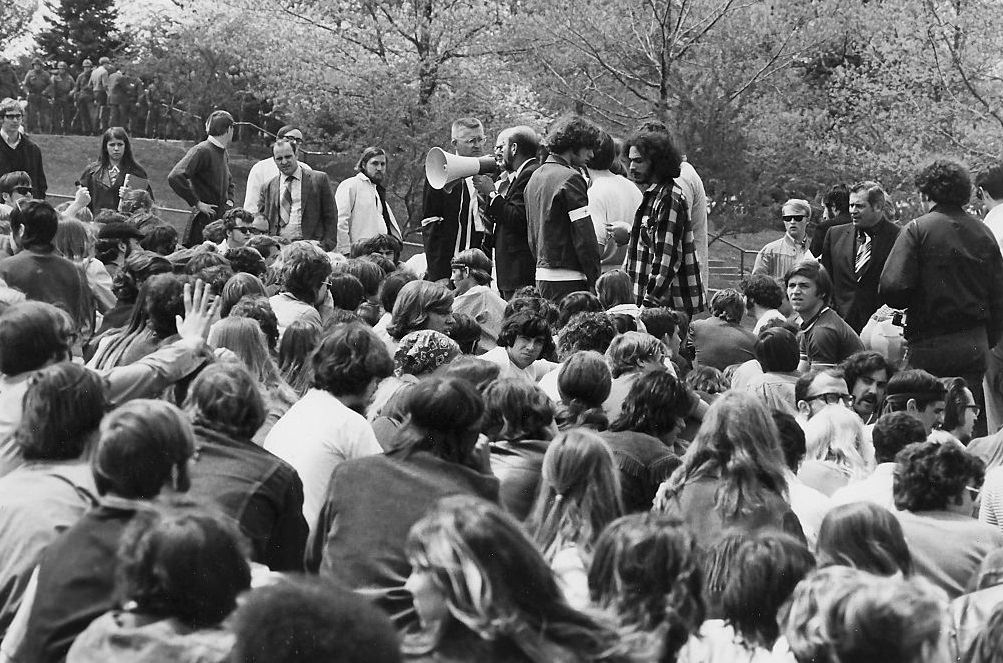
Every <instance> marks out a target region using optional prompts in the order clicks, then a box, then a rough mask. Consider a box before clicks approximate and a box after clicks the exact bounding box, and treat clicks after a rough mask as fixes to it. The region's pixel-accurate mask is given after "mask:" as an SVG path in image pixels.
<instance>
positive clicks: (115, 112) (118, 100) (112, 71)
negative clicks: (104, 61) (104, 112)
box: [106, 65, 131, 131]
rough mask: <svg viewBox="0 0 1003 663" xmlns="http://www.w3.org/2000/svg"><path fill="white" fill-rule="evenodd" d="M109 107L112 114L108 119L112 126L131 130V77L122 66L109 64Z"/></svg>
mask: <svg viewBox="0 0 1003 663" xmlns="http://www.w3.org/2000/svg"><path fill="white" fill-rule="evenodd" d="M108 71H109V74H108V81H107V84H106V87H107V89H108V107H109V108H110V109H111V116H110V119H109V120H108V126H110V127H122V128H123V129H125V130H126V131H128V130H129V116H130V115H131V113H130V108H129V85H130V81H129V77H128V76H126V74H125V70H124V69H123V68H122V67H114V66H112V65H108Z"/></svg>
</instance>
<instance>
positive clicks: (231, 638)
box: [0, 203, 1003, 663]
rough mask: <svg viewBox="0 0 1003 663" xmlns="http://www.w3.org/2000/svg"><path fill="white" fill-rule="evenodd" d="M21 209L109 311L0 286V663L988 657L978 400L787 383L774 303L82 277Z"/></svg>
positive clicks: (258, 266) (88, 259) (884, 383)
mask: <svg viewBox="0 0 1003 663" xmlns="http://www.w3.org/2000/svg"><path fill="white" fill-rule="evenodd" d="M50 210H51V208H46V205H45V203H32V204H30V205H24V206H21V207H19V208H18V209H17V210H15V211H14V212H13V214H14V216H15V217H17V218H16V221H17V222H18V223H19V224H21V225H22V226H24V227H25V228H26V229H27V230H26V232H28V235H29V236H30V237H31V238H32V241H33V243H34V246H35V247H36V248H35V249H34V250H35V253H37V254H39V255H48V253H47V252H50V251H51V253H52V257H60V256H59V254H63V256H65V258H66V260H67V262H68V263H69V264H70V265H71V266H72V269H73V270H74V271H73V272H72V273H73V274H76V275H77V276H76V278H77V286H79V287H83V285H84V284H85V283H88V282H93V283H97V284H99V285H100V284H104V286H106V287H107V293H105V296H104V297H103V298H98V297H94V298H86V297H84V298H82V299H80V300H77V299H74V300H73V302H74V305H73V307H69V306H67V304H66V303H65V300H66V297H62V298H60V297H50V296H49V295H52V294H53V293H52V292H51V288H43V289H38V290H36V291H33V292H18V291H17V290H15V289H11V288H6V289H3V290H0V373H2V375H0V432H3V437H2V442H0V631H2V633H3V639H2V642H0V660H6V661H15V662H20V661H62V660H66V661H71V662H72V661H125V662H129V661H137V662H139V661H164V660H170V661H192V662H194V661H200V662H206V661H220V662H222V661H234V662H237V663H251V662H255V663H257V662H260V663H266V662H267V663H275V662H283V661H290V662H291V661H335V660H336V661H358V662H360V663H361V662H363V661H365V662H376V663H382V662H384V661H386V662H396V661H442V662H446V661H473V660H477V661H483V662H485V663H490V662H494V661H497V662H499V663H501V662H505V663H509V662H523V661H525V662H534V663H536V662H543V661H558V662H568V663H570V662H572V661H575V662H577V661H609V662H621V661H622V662H625V663H626V662H652V663H654V662H656V661H657V662H663V661H680V662H684V663H700V662H718V661H720V662H722V663H724V662H731V661H755V662H757V663H758V662H760V661H783V662H791V661H795V662H797V663H808V662H809V661H810V662H817V661H831V662H836V663H851V662H858V661H875V663H878V662H881V663H884V662H885V661H891V662H899V661H901V662H903V663H905V662H907V661H908V662H914V661H922V662H924V663H925V662H926V661H929V662H931V663H933V662H934V661H937V662H939V661H944V660H947V658H946V657H950V656H953V657H955V658H954V660H964V661H995V660H998V659H999V658H1000V655H999V646H1000V643H1001V642H1003V609H999V610H998V609H997V606H999V605H1003V499H1001V497H1000V496H1001V495H1003V474H1001V470H1000V468H999V460H998V459H999V458H1000V457H1001V455H1003V450H1001V447H1003V442H1000V441H999V440H998V439H997V438H998V437H999V436H996V435H990V436H988V437H982V438H976V439H974V440H973V439H972V437H973V426H974V421H975V419H976V418H977V417H978V413H977V412H976V411H975V409H976V408H977V406H976V405H975V399H974V396H973V391H972V388H971V385H968V384H967V383H966V382H965V381H964V380H962V379H960V378H955V379H951V380H946V381H942V380H939V379H937V378H934V377H933V376H932V375H930V374H929V373H926V372H925V371H921V370H901V371H897V372H896V370H895V368H896V367H895V366H894V364H893V363H892V362H890V361H888V360H887V359H885V358H884V357H882V356H881V355H879V354H876V353H874V352H867V351H865V352H861V353H857V354H854V355H851V356H850V357H848V358H847V359H846V360H845V361H844V362H842V364H841V365H839V366H815V367H813V368H812V369H811V370H809V371H806V372H805V371H799V370H798V363H799V354H800V353H799V345H798V337H797V335H798V333H799V330H798V329H797V328H796V327H793V326H791V325H790V323H788V322H786V321H785V320H783V314H781V313H779V311H778V310H777V309H778V308H780V304H779V303H778V298H777V293H776V292H774V290H773V289H772V288H771V287H770V285H769V284H768V283H765V282H760V281H761V280H756V279H754V278H753V279H750V280H749V281H748V282H747V283H745V284H744V285H743V291H744V293H743V292H739V291H738V290H723V291H720V292H718V293H717V294H716V295H715V296H714V297H713V298H712V299H711V317H709V318H706V317H705V318H703V319H699V318H698V319H697V320H690V319H689V318H687V317H686V316H684V315H682V314H679V313H677V312H675V311H672V310H669V309H660V308H650V307H648V308H644V309H641V308H639V307H637V306H635V305H634V304H633V303H631V302H630V301H629V297H624V287H623V286H624V283H623V278H622V274H621V273H619V272H617V271H616V270H614V271H611V272H609V273H607V274H605V275H603V276H602V278H601V279H600V281H599V283H598V284H597V286H598V287H597V290H598V296H597V295H596V294H592V293H587V292H575V293H571V294H569V295H567V296H565V297H564V298H563V300H561V301H560V302H558V303H557V305H555V304H553V303H551V302H550V301H548V300H547V299H545V298H543V297H541V296H540V294H539V293H538V292H536V291H535V290H534V289H533V288H524V289H522V290H519V291H517V292H516V293H515V294H514V295H513V296H512V297H511V298H510V299H509V300H508V301H505V300H502V299H501V298H500V296H499V295H498V294H497V293H496V292H495V291H493V290H492V289H491V288H492V287H493V286H492V283H491V279H490V274H491V271H492V265H491V261H490V259H489V258H488V257H487V256H486V255H485V254H484V253H482V252H481V251H479V250H475V251H468V252H464V254H462V255H459V256H457V258H456V260H454V264H453V265H452V267H453V283H452V285H453V287H452V288H451V287H449V286H448V285H444V284H442V283H432V282H429V281H425V280H422V279H421V278H420V276H421V275H416V274H412V273H410V272H407V271H406V270H405V269H404V268H403V267H402V266H401V265H400V263H399V262H398V261H399V259H400V252H399V250H396V251H388V252H384V251H382V250H378V249H381V248H385V247H384V244H385V245H386V247H389V248H390V249H393V248H395V246H396V244H399V242H396V240H394V239H393V238H387V239H386V240H385V241H383V243H382V244H381V243H380V242H373V241H367V243H366V246H359V247H353V250H352V255H350V256H341V255H337V254H328V253H325V252H324V251H323V250H322V249H321V248H320V247H319V246H317V245H316V244H314V243H311V242H303V241H300V242H292V243H281V242H276V246H280V245H281V248H280V250H278V251H277V252H276V253H277V255H271V250H270V248H269V245H267V244H266V243H263V242H256V245H258V246H260V247H261V250H260V251H259V249H258V248H255V247H252V246H245V247H237V248H233V247H230V248H228V250H227V251H226V252H225V254H220V253H219V251H217V250H216V249H214V248H213V247H212V246H209V245H205V246H201V247H197V248H196V249H186V250H181V251H168V252H166V253H163V254H161V253H153V252H149V251H146V250H144V249H143V248H139V247H138V246H133V245H132V240H131V239H128V238H126V239H125V240H123V241H120V242H119V241H117V240H116V242H115V246H111V242H110V239H109V238H105V244H106V245H105V246H104V247H103V250H105V252H106V253H107V254H108V255H110V254H111V253H115V252H118V253H116V256H115V257H114V258H113V259H109V260H108V262H107V263H103V261H102V260H101V258H100V257H99V256H98V255H97V250H98V249H97V245H98V243H99V242H96V241H93V240H92V239H91V237H96V236H97V234H98V233H99V232H100V229H98V230H97V232H96V231H95V228H93V227H92V226H91V225H89V224H90V223H92V222H90V221H85V220H81V219H79V218H76V219H73V218H68V217H66V218H62V219H59V220H58V223H56V224H55V227H53V223H52V221H53V219H54V218H58V215H57V214H56V213H55V211H54V210H51V211H50ZM113 223H126V224H128V223H130V222H129V221H113ZM130 227H131V228H133V229H135V230H136V231H137V232H139V233H140V234H142V235H143V236H144V239H145V238H148V237H149V236H150V235H151V234H152V230H153V229H156V228H157V227H158V225H157V223H156V222H155V221H154V222H152V223H148V224H147V225H146V227H145V230H146V232H143V231H144V229H140V228H138V224H133V226H130ZM209 231H210V233H211V229H209ZM60 232H61V233H62V235H60V236H59V238H58V239H54V238H56V235H57V234H58V233H60ZM77 235H80V237H77ZM50 244H51V249H50V248H48V247H49V246H50ZM140 244H141V243H140ZM210 244H211V242H210ZM367 247H368V248H369V249H374V248H375V249H377V250H367ZM112 249H114V251H113V250H112ZM238 249H239V250H238ZM244 249H246V250H244ZM262 251H264V253H262ZM385 253H389V255H386V254H385ZM119 254H120V255H119ZM265 254H268V255H267V256H266V255H265ZM32 260H34V261H35V262H37V263H39V264H49V263H47V262H46V261H45V260H42V259H39V258H38V257H37V256H34V254H33V257H32ZM94 260H97V261H98V262H102V263H103V264H102V265H101V266H100V267H101V269H105V270H106V275H107V277H108V278H107V279H105V278H104V277H102V278H96V277H95V278H91V279H88V274H89V272H90V271H94V270H93V267H94V266H95V265H94ZM116 261H117V262H116ZM0 264H2V261H0ZM59 264H60V269H61V270H63V272H64V273H65V274H66V275H69V274H71V272H70V271H68V269H69V268H67V269H63V268H64V267H66V265H63V264H62V263H59ZM109 266H110V267H111V268H110V269H106V267H109ZM0 272H2V270H0ZM112 272H114V274H113V273H112ZM14 273H15V274H16V273H17V272H16V270H15V272H14ZM96 276H99V275H96ZM49 285H50V286H51V285H52V284H49ZM57 289H58V288H57ZM63 294H65V293H63ZM81 301H83V302H85V303H87V306H92V307H93V310H92V311H91V310H87V311H86V312H85V311H83V310H82V309H81V308H79V306H78V305H79V304H80V302H81ZM757 327H758V328H757ZM754 328H756V329H755V331H753V329H754ZM722 348H726V349H727V352H725V351H724V350H723V349H722ZM966 444H970V445H971V446H970V448H966V446H965V445H966ZM983 486H985V489H984V490H983Z"/></svg>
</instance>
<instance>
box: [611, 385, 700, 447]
mask: <svg viewBox="0 0 1003 663" xmlns="http://www.w3.org/2000/svg"><path fill="white" fill-rule="evenodd" d="M692 407H693V396H692V395H691V393H690V392H689V391H688V390H687V389H686V387H685V386H684V385H683V384H682V383H681V382H679V380H677V379H676V378H675V376H674V375H672V373H669V372H668V371H664V370H658V369H656V370H648V371H645V372H643V373H641V375H639V376H638V377H637V379H636V380H634V383H633V384H632V385H631V386H630V391H629V392H627V397H626V398H625V399H624V401H623V407H622V409H621V410H620V415H619V416H618V417H617V418H616V420H615V421H614V422H613V424H612V425H611V426H610V430H612V431H635V432H638V433H647V434H648V435H651V436H654V437H658V436H660V435H665V434H667V433H671V432H672V431H673V430H675V429H676V428H679V427H680V424H681V422H682V420H683V419H684V418H685V417H686V415H688V414H689V412H690V410H691V409H692Z"/></svg>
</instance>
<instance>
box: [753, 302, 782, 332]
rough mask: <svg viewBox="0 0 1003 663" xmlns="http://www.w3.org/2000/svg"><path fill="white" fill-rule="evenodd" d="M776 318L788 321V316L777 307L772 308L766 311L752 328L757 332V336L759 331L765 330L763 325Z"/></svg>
mask: <svg viewBox="0 0 1003 663" xmlns="http://www.w3.org/2000/svg"><path fill="white" fill-rule="evenodd" d="M774 320H779V321H780V322H787V316H785V315H784V314H783V313H781V312H780V311H778V310H777V309H775V308H771V309H770V310H768V311H766V312H765V313H763V314H762V315H761V316H759V319H758V320H756V326H755V327H753V328H752V333H753V334H755V335H756V336H759V332H761V331H763V327H765V326H766V323H767V322H773V321H774Z"/></svg>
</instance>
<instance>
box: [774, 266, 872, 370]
mask: <svg viewBox="0 0 1003 663" xmlns="http://www.w3.org/2000/svg"><path fill="white" fill-rule="evenodd" d="M785 281H786V283H787V297H788V298H789V299H790V301H791V307H792V308H793V309H794V310H795V311H796V312H797V314H798V316H800V320H801V321H800V325H801V338H800V345H801V363H800V365H799V366H798V370H799V371H802V372H803V371H806V370H808V369H809V368H811V367H818V366H835V365H837V364H839V363H840V362H841V361H843V360H844V359H846V358H847V357H849V356H850V355H852V354H853V353H855V352H860V351H861V350H863V349H864V344H863V343H861V342H860V337H859V336H857V333H856V332H855V331H853V329H852V328H851V327H850V325H848V324H846V322H845V321H844V320H843V319H842V318H841V317H839V314H838V313H836V312H835V311H834V310H832V309H831V308H829V299H830V297H831V296H832V280H831V279H830V278H829V274H828V272H826V271H825V268H824V267H822V266H821V265H820V264H818V262H816V261H814V260H812V261H805V262H802V263H801V264H799V265H795V266H794V268H793V269H792V270H791V271H789V272H787V277H786V279H785Z"/></svg>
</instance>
